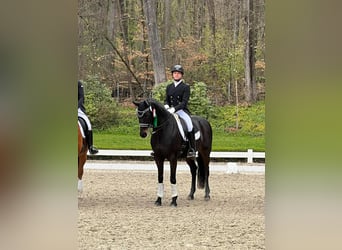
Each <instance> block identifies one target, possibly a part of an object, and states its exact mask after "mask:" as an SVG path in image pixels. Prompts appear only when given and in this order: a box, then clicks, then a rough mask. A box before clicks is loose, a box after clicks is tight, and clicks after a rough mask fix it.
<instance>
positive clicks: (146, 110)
mask: <svg viewBox="0 0 342 250" xmlns="http://www.w3.org/2000/svg"><path fill="white" fill-rule="evenodd" d="M133 103H134V105H135V106H136V107H137V117H138V120H139V126H140V136H141V137H143V138H145V137H146V136H147V132H148V129H149V128H155V127H156V126H157V123H158V120H159V122H160V121H162V120H163V117H165V116H169V115H170V114H169V112H167V111H166V109H165V108H164V106H163V105H162V104H160V103H159V102H158V101H156V100H154V99H146V100H144V101H141V102H137V101H133ZM157 117H158V118H157ZM157 119H158V120H157Z"/></svg>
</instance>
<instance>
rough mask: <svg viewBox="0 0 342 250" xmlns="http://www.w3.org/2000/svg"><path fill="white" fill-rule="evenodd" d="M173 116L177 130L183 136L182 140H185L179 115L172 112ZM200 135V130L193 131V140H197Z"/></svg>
mask: <svg viewBox="0 0 342 250" xmlns="http://www.w3.org/2000/svg"><path fill="white" fill-rule="evenodd" d="M173 117H174V118H175V119H176V122H177V125H178V130H179V132H180V134H181V136H182V138H183V140H184V141H187V140H188V138H186V136H185V133H184V129H183V126H182V123H181V121H180V119H179V116H178V115H177V114H176V113H173ZM200 137H201V133H200V131H199V130H198V131H197V132H196V133H195V140H198V139H199V138H200Z"/></svg>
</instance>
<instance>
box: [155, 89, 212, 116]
mask: <svg viewBox="0 0 342 250" xmlns="http://www.w3.org/2000/svg"><path fill="white" fill-rule="evenodd" d="M168 84H170V82H164V83H161V84H158V85H157V86H155V87H154V88H153V90H152V94H153V98H154V99H156V100H158V101H160V102H161V103H164V100H165V97H166V86H167V85H168ZM188 108H189V110H190V112H191V114H193V115H198V116H202V117H204V118H208V117H209V114H210V113H211V110H212V106H211V104H210V100H209V98H208V95H207V85H206V84H205V83H203V82H194V83H193V84H192V85H191V87H190V100H189V104H188Z"/></svg>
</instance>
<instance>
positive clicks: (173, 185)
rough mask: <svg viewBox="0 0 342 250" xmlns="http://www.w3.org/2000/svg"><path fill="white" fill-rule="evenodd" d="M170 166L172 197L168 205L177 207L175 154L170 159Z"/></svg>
mask: <svg viewBox="0 0 342 250" xmlns="http://www.w3.org/2000/svg"><path fill="white" fill-rule="evenodd" d="M170 168H171V171H170V172H171V173H170V182H171V197H172V201H171V204H170V205H171V206H173V207H177V197H178V192H177V184H176V170H177V158H176V156H175V157H173V158H172V159H171V160H170Z"/></svg>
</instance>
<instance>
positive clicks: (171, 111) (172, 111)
mask: <svg viewBox="0 0 342 250" xmlns="http://www.w3.org/2000/svg"><path fill="white" fill-rule="evenodd" d="M167 111H169V112H170V113H171V114H173V113H174V112H175V108H174V107H172V108H169V109H168V110H167Z"/></svg>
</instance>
